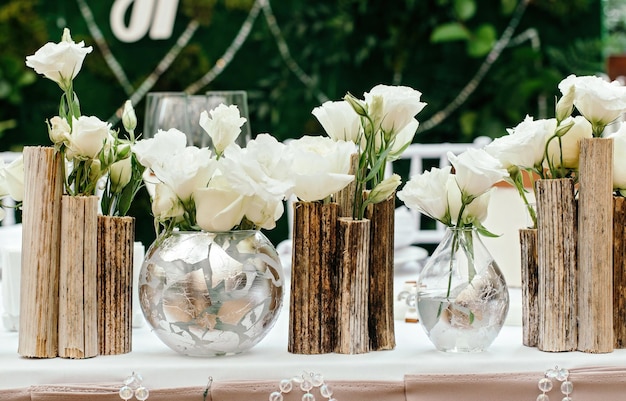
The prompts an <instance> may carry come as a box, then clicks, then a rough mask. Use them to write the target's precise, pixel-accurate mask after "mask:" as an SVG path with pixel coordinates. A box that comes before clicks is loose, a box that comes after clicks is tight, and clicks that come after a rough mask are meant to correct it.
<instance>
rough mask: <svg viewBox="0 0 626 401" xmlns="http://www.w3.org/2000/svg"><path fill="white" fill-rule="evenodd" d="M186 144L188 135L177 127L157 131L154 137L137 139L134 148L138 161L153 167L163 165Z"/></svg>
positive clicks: (147, 166) (145, 165)
mask: <svg viewBox="0 0 626 401" xmlns="http://www.w3.org/2000/svg"><path fill="white" fill-rule="evenodd" d="M186 146H187V135H185V134H184V133H183V132H181V131H179V130H177V129H176V128H171V129H169V130H167V131H163V130H159V131H157V133H156V134H155V135H154V137H153V138H149V139H142V140H140V141H137V142H136V143H135V144H134V145H133V147H132V148H133V152H134V153H135V155H136V156H137V161H139V163H140V164H141V165H142V166H144V167H146V168H150V169H151V168H152V166H158V165H162V164H163V163H165V162H166V160H167V159H169V158H170V157H171V156H173V155H174V154H176V153H177V152H180V151H181V150H183V149H184V148H185V147H186Z"/></svg>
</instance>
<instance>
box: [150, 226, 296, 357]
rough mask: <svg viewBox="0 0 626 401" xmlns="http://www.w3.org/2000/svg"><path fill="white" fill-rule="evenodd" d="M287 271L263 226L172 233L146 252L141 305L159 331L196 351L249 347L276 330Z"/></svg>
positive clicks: (183, 349)
mask: <svg viewBox="0 0 626 401" xmlns="http://www.w3.org/2000/svg"><path fill="white" fill-rule="evenodd" d="M283 284H284V283H283V269H282V266H281V263H280V259H279V257H278V253H277V252H276V250H275V248H274V246H273V245H272V244H271V242H270V241H269V240H268V239H267V237H265V235H263V234H262V233H261V232H259V231H254V230H251V231H227V232H220V233H210V232H202V231H188V232H173V233H171V234H170V235H168V236H167V237H165V238H158V239H157V241H155V243H154V244H152V246H151V247H150V249H149V250H148V252H147V253H146V258H145V261H144V263H143V265H142V268H141V272H140V275H139V284H138V286H139V300H140V305H141V309H142V311H143V313H144V316H145V317H146V320H147V321H148V324H149V325H150V326H151V327H152V329H153V331H154V333H155V334H156V335H157V336H158V337H159V339H161V341H163V342H164V343H165V344H166V345H167V346H168V347H170V348H171V349H173V350H175V351H177V352H179V353H181V354H184V355H190V356H216V355H229V354H237V353H241V352H244V351H246V350H248V349H250V348H252V347H253V346H254V345H256V344H257V343H258V342H259V341H261V340H262V339H263V338H264V337H265V335H266V334H267V333H268V332H269V331H270V330H271V328H272V326H273V325H274V323H275V321H276V319H277V318H278V315H279V313H280V309H281V307H282V302H283V289H284V285H283Z"/></svg>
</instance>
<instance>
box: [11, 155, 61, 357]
mask: <svg viewBox="0 0 626 401" xmlns="http://www.w3.org/2000/svg"><path fill="white" fill-rule="evenodd" d="M23 157H24V198H23V202H22V205H23V207H22V271H21V282H20V323H19V345H18V354H20V355H21V356H23V357H29V358H54V357H56V356H58V320H59V243H60V242H61V241H60V236H61V196H62V195H63V169H62V164H61V163H62V161H61V156H60V154H59V153H57V152H55V150H54V149H53V148H52V147H31V146H27V147H25V148H24V150H23Z"/></svg>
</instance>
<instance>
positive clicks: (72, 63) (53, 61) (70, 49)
mask: <svg viewBox="0 0 626 401" xmlns="http://www.w3.org/2000/svg"><path fill="white" fill-rule="evenodd" d="M63 38H64V40H62V41H61V42H59V43H52V42H48V43H46V44H45V45H43V47H41V48H40V49H39V50H37V51H36V52H35V54H33V55H31V56H27V57H26V66H28V67H30V68H32V69H34V70H35V72H37V73H38V74H41V75H44V76H45V77H46V78H48V79H51V80H53V81H54V82H56V83H57V84H59V86H60V87H61V88H62V89H63V90H67V89H68V88H70V87H71V82H72V80H73V79H74V78H75V77H76V75H77V74H78V72H79V71H80V69H81V67H82V65H83V60H84V59H85V56H86V55H87V54H89V53H91V51H92V50H93V48H92V47H91V46H89V47H85V42H82V41H81V42H79V43H75V42H74V41H73V40H72V38H71V37H70V34H69V30H68V29H67V28H66V29H65V30H64V32H63Z"/></svg>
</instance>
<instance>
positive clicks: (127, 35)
mask: <svg viewBox="0 0 626 401" xmlns="http://www.w3.org/2000/svg"><path fill="white" fill-rule="evenodd" d="M178 1H179V0H115V2H114V3H113V6H112V7H111V15H110V24H111V31H113V34H114V35H115V37H116V38H118V39H119V40H121V41H122V42H126V43H130V42H137V41H138V40H140V39H141V38H143V37H144V36H146V34H147V33H148V31H150V39H155V40H158V39H169V38H170V37H171V36H172V31H173V30H174V22H175V20H176V11H177V10H178ZM131 6H132V10H130V21H129V23H128V26H127V25H126V24H125V22H124V21H125V17H126V14H127V13H128V10H129V8H131Z"/></svg>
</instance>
